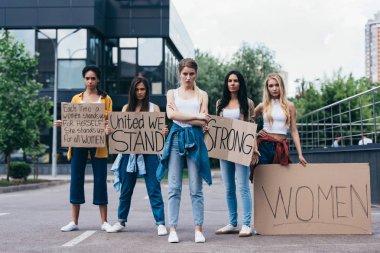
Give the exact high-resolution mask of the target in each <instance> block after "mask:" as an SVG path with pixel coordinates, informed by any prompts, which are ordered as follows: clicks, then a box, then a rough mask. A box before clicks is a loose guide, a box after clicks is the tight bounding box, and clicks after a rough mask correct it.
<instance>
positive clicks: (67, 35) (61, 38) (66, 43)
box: [58, 29, 87, 59]
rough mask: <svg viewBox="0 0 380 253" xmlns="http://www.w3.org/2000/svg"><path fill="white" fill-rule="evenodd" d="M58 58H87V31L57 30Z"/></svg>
mask: <svg viewBox="0 0 380 253" xmlns="http://www.w3.org/2000/svg"><path fill="white" fill-rule="evenodd" d="M58 42H59V45H58V58H61V59H62V58H65V59H83V58H86V57H87V30H86V29H80V30H78V31H76V30H75V29H60V30H58Z"/></svg>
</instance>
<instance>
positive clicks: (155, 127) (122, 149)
mask: <svg viewBox="0 0 380 253" xmlns="http://www.w3.org/2000/svg"><path fill="white" fill-rule="evenodd" d="M108 120H109V126H110V127H111V128H112V130H113V132H112V134H110V135H109V139H108V140H109V152H110V154H118V153H123V154H160V153H162V151H163V149H164V144H165V136H164V135H163V134H162V133H161V129H162V128H164V127H165V113H164V112H111V113H110V114H109V117H108Z"/></svg>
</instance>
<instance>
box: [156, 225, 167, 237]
mask: <svg viewBox="0 0 380 253" xmlns="http://www.w3.org/2000/svg"><path fill="white" fill-rule="evenodd" d="M167 234H168V231H167V230H166V227H165V225H162V224H160V225H158V227H157V235H159V236H161V235H167Z"/></svg>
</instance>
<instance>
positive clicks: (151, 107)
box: [149, 102, 154, 112]
mask: <svg viewBox="0 0 380 253" xmlns="http://www.w3.org/2000/svg"><path fill="white" fill-rule="evenodd" d="M149 112H154V104H153V103H151V102H149Z"/></svg>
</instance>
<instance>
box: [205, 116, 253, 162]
mask: <svg viewBox="0 0 380 253" xmlns="http://www.w3.org/2000/svg"><path fill="white" fill-rule="evenodd" d="M207 125H208V127H209V131H208V132H207V133H206V136H205V142H206V147H207V150H208V155H209V157H212V158H217V159H223V160H227V161H231V162H235V163H239V164H243V165H247V166H248V165H249V164H250V162H251V158H252V152H253V148H254V146H253V145H254V141H255V133H256V128H257V125H256V124H254V123H249V122H245V121H241V120H235V119H227V118H223V117H219V116H211V119H210V121H209V122H208V124H207Z"/></svg>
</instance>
